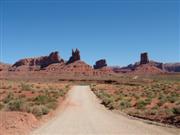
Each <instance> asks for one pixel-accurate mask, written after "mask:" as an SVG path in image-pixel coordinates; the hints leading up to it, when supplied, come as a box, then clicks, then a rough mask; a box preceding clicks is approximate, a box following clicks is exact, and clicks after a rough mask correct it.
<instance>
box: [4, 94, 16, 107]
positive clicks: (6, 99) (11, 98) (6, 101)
mask: <svg viewBox="0 0 180 135" xmlns="http://www.w3.org/2000/svg"><path fill="white" fill-rule="evenodd" d="M13 99H14V94H13V93H11V92H9V93H8V95H7V96H6V97H5V98H4V99H3V102H4V103H5V104H6V103H8V102H10V101H11V100H13Z"/></svg>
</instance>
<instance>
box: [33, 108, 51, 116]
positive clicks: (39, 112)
mask: <svg viewBox="0 0 180 135" xmlns="http://www.w3.org/2000/svg"><path fill="white" fill-rule="evenodd" d="M31 113H32V114H34V115H35V116H38V117H39V116H42V115H46V114H48V113H49V109H48V108H47V107H46V106H44V105H36V106H33V107H32V108H31Z"/></svg>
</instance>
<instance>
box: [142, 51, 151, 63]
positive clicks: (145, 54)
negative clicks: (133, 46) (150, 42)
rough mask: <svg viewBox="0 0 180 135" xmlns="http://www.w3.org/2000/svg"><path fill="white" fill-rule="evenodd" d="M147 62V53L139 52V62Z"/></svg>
mask: <svg viewBox="0 0 180 135" xmlns="http://www.w3.org/2000/svg"><path fill="white" fill-rule="evenodd" d="M147 63H149V58H148V53H147V52H145V53H141V60H140V64H141V65H142V64H147Z"/></svg>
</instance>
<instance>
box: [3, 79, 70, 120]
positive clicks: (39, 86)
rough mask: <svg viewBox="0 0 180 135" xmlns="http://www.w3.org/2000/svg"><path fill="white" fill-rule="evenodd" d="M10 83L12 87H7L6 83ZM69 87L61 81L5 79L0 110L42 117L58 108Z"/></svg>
mask: <svg viewBox="0 0 180 135" xmlns="http://www.w3.org/2000/svg"><path fill="white" fill-rule="evenodd" d="M10 84H11V86H12V87H10V88H9V89H7V87H6V85H8V86H9V85H10ZM4 86H5V87H4ZM69 87H70V85H68V84H60V83H30V82H15V83H13V82H11V83H9V82H7V81H3V87H1V88H2V89H0V110H1V111H21V112H28V113H32V114H34V115H35V116H37V117H41V116H42V115H46V114H48V113H49V112H50V111H52V110H54V109H56V108H57V106H58V103H59V102H60V101H61V100H62V99H63V98H64V97H65V95H66V93H67V92H68V90H69Z"/></svg>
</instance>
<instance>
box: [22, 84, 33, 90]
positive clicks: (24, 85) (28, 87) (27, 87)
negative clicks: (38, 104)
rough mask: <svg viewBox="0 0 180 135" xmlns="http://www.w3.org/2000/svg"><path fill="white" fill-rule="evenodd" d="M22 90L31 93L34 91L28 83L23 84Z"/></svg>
mask: <svg viewBox="0 0 180 135" xmlns="http://www.w3.org/2000/svg"><path fill="white" fill-rule="evenodd" d="M21 90H27V91H30V90H32V86H31V85H29V84H26V83H21Z"/></svg>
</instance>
